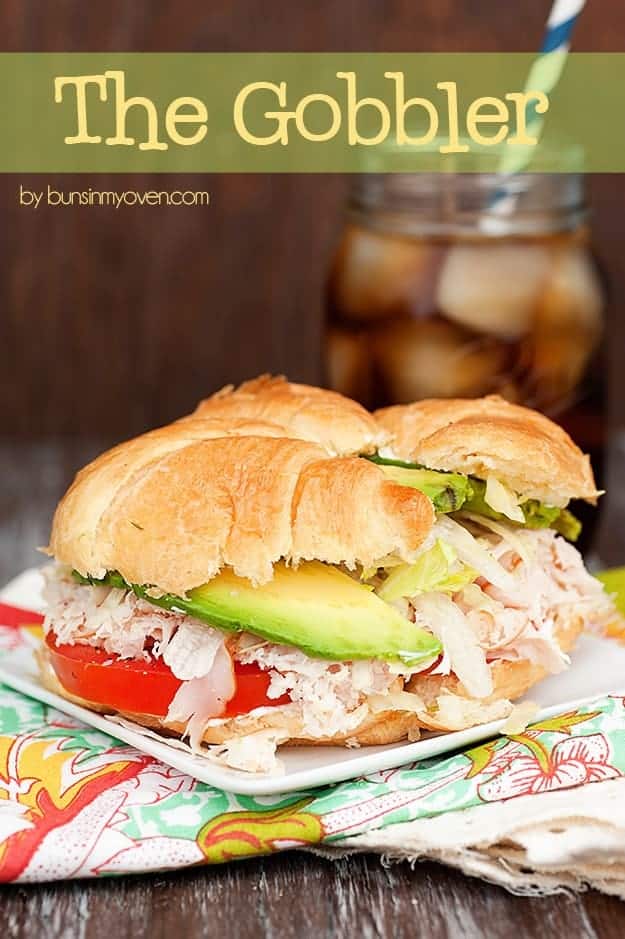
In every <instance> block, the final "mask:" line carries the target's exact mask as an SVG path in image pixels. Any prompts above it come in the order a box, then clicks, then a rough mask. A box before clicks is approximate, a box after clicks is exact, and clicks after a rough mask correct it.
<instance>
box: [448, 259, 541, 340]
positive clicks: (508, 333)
mask: <svg viewBox="0 0 625 939" xmlns="http://www.w3.org/2000/svg"><path fill="white" fill-rule="evenodd" d="M549 260H550V253H549V250H548V248H547V247H546V246H542V245H530V244H492V245H491V244H488V243H484V242H481V243H480V244H476V245H467V244H458V245H456V246H455V247H453V248H452V249H451V251H450V252H449V254H448V255H447V257H446V259H445V262H444V263H443V267H442V270H441V275H440V279H439V284H438V294H437V301H438V308H439V310H440V311H441V312H443V313H444V314H445V315H446V316H448V317H449V318H450V319H451V320H453V321H454V322H456V323H459V324H461V325H463V326H467V327H469V328H470V329H474V330H476V331H477V332H482V333H488V334H489V335H491V336H500V337H501V338H503V339H518V338H519V337H520V336H522V335H523V334H524V333H526V332H528V331H529V329H530V328H531V324H532V319H533V316H534V310H535V305H536V302H537V301H538V298H539V296H540V293H541V290H542V288H543V286H544V283H545V280H546V278H547V276H548V273H549Z"/></svg>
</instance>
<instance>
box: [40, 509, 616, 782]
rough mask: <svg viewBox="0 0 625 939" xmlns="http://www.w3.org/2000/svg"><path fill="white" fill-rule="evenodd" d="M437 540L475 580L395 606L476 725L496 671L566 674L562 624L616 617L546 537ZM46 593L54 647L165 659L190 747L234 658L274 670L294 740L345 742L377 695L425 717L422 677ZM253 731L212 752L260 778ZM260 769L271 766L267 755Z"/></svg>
mask: <svg viewBox="0 0 625 939" xmlns="http://www.w3.org/2000/svg"><path fill="white" fill-rule="evenodd" d="M437 538H440V539H441V540H443V541H446V542H447V543H448V544H449V545H451V547H452V548H453V549H454V550H455V553H456V557H457V561H456V562H454V563H455V564H456V565H462V564H464V565H467V567H470V568H471V569H473V570H474V571H475V572H476V579H475V580H474V581H473V582H472V583H468V584H465V586H463V587H462V588H461V589H459V590H458V591H457V592H455V593H447V594H445V593H437V592H436V591H435V590H432V591H431V592H429V593H421V594H420V595H418V596H414V597H401V598H400V599H398V600H396V601H394V605H395V606H397V607H398V608H399V609H400V610H401V612H402V613H403V614H404V615H405V616H407V617H408V618H410V619H412V620H414V621H415V622H417V623H419V625H422V626H424V627H425V628H427V629H429V630H431V631H432V632H434V633H435V634H436V635H438V636H439V637H440V639H441V640H442V641H443V643H444V652H443V655H442V656H441V658H440V661H439V662H438V663H437V665H436V667H435V668H434V669H429V671H430V673H431V674H449V673H450V672H453V673H455V674H456V675H457V676H458V678H459V679H460V681H461V682H462V683H463V685H464V687H465V690H466V692H467V693H468V694H469V695H471V696H472V697H473V698H474V700H475V715H474V717H473V718H472V719H471V721H472V723H476V722H478V721H483V720H488V719H494V718H495V716H497V717H501V716H505V714H506V713H508V712H509V710H510V707H511V706H510V703H509V702H507V701H506V702H501V701H500V702H495V704H494V705H492V707H493V708H496V709H497V714H496V715H495V712H494V711H493V713H492V714H490V712H489V715H487V714H486V712H485V711H484V705H483V703H482V702H480V699H482V698H485V697H487V696H488V695H489V694H490V692H491V688H492V683H491V674H490V671H491V666H492V665H493V663H495V662H497V661H500V660H502V659H507V660H515V659H528V660H530V661H532V662H535V663H537V664H540V665H542V666H544V667H545V669H546V670H547V671H549V672H557V671H560V670H561V669H562V668H564V667H565V666H566V664H567V662H568V657H567V656H566V654H565V653H564V652H563V651H562V649H561V648H560V646H559V644H558V641H557V635H556V630H557V627H558V625H559V624H560V625H562V624H563V623H566V622H567V620H569V619H570V618H571V617H572V616H576V617H581V619H582V622H583V626H584V628H601V627H602V625H604V624H605V623H606V622H608V621H609V619H610V618H611V617H612V616H613V615H614V608H613V605H612V602H611V600H610V598H609V597H608V596H607V595H606V594H605V593H604V590H603V587H602V585H601V584H600V583H599V582H598V581H597V580H595V578H593V577H591V575H590V574H588V572H587V571H586V569H585V568H584V564H583V561H582V558H581V556H580V555H579V553H578V552H577V551H576V549H575V548H574V547H573V546H572V545H570V544H568V543H567V542H566V541H565V540H564V539H563V538H561V537H559V536H558V535H556V534H555V533H554V532H553V531H550V530H540V531H530V530H526V529H521V528H514V529H513V528H511V527H509V526H506V525H504V524H501V523H492V522H489V520H487V519H483V518H481V517H479V516H474V515H468V514H467V515H464V516H463V515H460V516H457V520H455V521H454V520H453V519H451V518H446V517H443V518H441V519H439V521H438V522H437V523H436V524H435V526H434V528H433V530H432V533H431V537H430V538H428V539H427V543H426V544H424V546H423V548H422V550H423V551H425V550H428V549H429V548H431V546H432V544H434V542H435V540H436V539H437ZM383 582H384V580H383V576H382V578H381V577H380V575H379V574H375V575H374V576H373V577H371V578H370V585H371V586H372V587H379V584H380V583H383ZM45 599H46V601H47V614H46V618H45V623H44V628H45V629H46V631H48V630H53V631H54V633H55V635H56V636H57V639H58V641H59V642H60V643H85V644H89V645H92V646H94V647H98V648H102V649H105V650H106V651H107V652H109V653H111V655H116V656H120V657H122V658H139V657H141V656H143V657H145V658H150V657H156V658H159V657H162V658H163V660H164V661H165V662H166V663H167V664H168V665H169V666H170V668H171V669H172V671H173V673H174V674H175V675H176V676H177V677H179V678H180V679H181V680H182V682H183V684H182V686H181V688H180V690H179V692H178V694H177V695H176V697H175V699H174V701H172V705H171V708H170V711H171V715H169V716H171V718H172V720H173V719H176V720H180V721H181V722H183V723H184V722H186V727H187V733H186V736H188V737H189V738H190V741H191V744H192V745H193V746H194V748H195V749H198V748H199V744H200V741H201V738H202V733H203V730H204V729H205V728H206V727H208V726H211V725H214V724H219V723H221V722H222V721H224V720H225V718H222V717H221V716H220V715H221V714H223V709H224V702H225V701H227V700H229V698H230V697H231V696H232V694H233V693H234V684H233V678H232V668H231V663H232V660H233V659H235V660H237V661H239V662H241V663H244V664H246V663H247V664H252V663H255V664H257V665H259V666H260V668H261V669H263V670H265V671H267V672H268V673H269V676H270V685H269V689H268V692H267V695H268V697H269V698H270V699H276V700H277V699H278V698H280V697H281V696H282V695H284V694H288V695H289V696H290V698H291V702H292V703H291V704H289V705H287V707H288V708H289V709H290V711H292V712H293V715H294V717H295V719H296V720H298V721H299V724H300V726H301V733H302V735H307V736H311V737H330V736H334V735H338V734H340V735H346V736H347V735H349V734H350V733H351V732H352V731H353V730H355V728H356V727H357V726H358V725H359V724H360V723H361V722H362V721H363V719H365V718H366V717H367V715H368V714H369V713H376V712H379V711H380V710H383V709H384V699H385V698H387V700H388V702H389V707H391V708H392V707H401V708H402V709H405V710H414V711H415V712H416V713H419V708H420V707H422V706H423V705H422V702H420V700H419V699H418V698H417V696H416V695H413V694H405V693H404V692H403V691H402V689H403V687H404V682H405V680H407V679H408V678H409V677H410V676H411V675H412V674H415V672H417V671H419V669H413V670H410V669H409V668H408V667H407V666H403V665H401V664H400V663H393V664H389V663H385V662H382V661H379V660H365V661H354V662H331V661H327V660H323V659H314V658H311V657H310V656H307V655H306V654H305V653H303V652H301V651H299V650H298V649H296V648H293V647H290V646H284V645H276V644H273V643H271V642H267V641H264V640H262V639H259V638H258V637H257V636H253V635H251V634H249V633H238V634H231V633H230V634H228V633H224V632H222V631H221V630H219V629H215V628H213V627H210V626H208V625H206V624H205V623H201V622H200V621H199V620H196V619H193V618H192V617H189V616H185V615H183V614H181V613H176V612H174V611H169V610H163V609H160V608H159V607H157V606H154V605H153V604H151V603H149V602H147V601H145V600H142V599H139V598H138V597H136V596H135V595H134V594H133V593H132V592H131V591H124V590H119V589H115V588H109V587H89V586H83V585H81V584H79V583H77V582H76V581H75V580H74V579H73V578H72V577H71V575H70V573H69V571H67V570H66V569H63V568H62V567H60V566H58V565H56V566H55V565H52V566H51V567H49V568H48V570H47V574H46V588H45ZM228 663H230V665H229V664H228ZM426 665H427V663H426ZM423 667H424V666H422V668H423ZM456 697H457V696H455V695H453V694H449V693H446V695H445V696H444V698H445V700H444V701H442V703H441V699H439V708H441V707H442V706H443V704H445V705H446V706H447V709H448V710H450V709H451V710H450V715H451V716H449V715H448V724H447V726H453V721H452V720H451V718H452V717H453V714H452V713H451V712H452V711H453V709H454V707H456V708H457V705H459V704H462V706H463V707H464V708H465V709H466V707H467V706H468V705H469V704H471V702H468V701H467V699H465V698H462V699H460V698H458V699H457V700H456ZM398 702H399V703H398ZM266 711H267V708H262V709H257V711H255V712H251V713H254V714H255V713H258V714H261V712H262V713H264V712H266ZM500 712H501V713H500ZM456 718H457V719H456ZM456 718H454V720H456V722H457V723H458V726H467V719H466V715H465V714H464V712H463V715H461V716H456ZM450 722H451V723H450ZM278 736H279V735H278ZM278 736H276V735H275V734H274V735H273V736H272V735H271V734H269V737H268V738H267V743H266V747H265V749H266V748H267V747H271V746H274V749H275V745H277V744H278V743H279V742H280V740H278ZM251 737H252V735H247V736H245V737H241V738H237V739H234V740H232V741H228V743H227V745H226V746H223V747H221V748H218V756H219V758H220V759H221V760H225V761H226V762H228V760H230V756H228V754H229V753H231V754H232V759H231V763H230V765H233V766H236V767H237V768H239V769H246V768H247V769H249V770H250V771H256V770H257V769H258V766H257V764H258V760H254V759H249V752H248V751H250V746H251V743H252V740H251ZM274 737H275V740H274ZM269 738H271V740H270V739H269ZM246 740H249V743H250V746H248V745H247V744H245V742H244V741H246ZM272 741H273V743H272ZM212 749H215V748H212ZM251 749H252V750H253V749H254V747H253V746H251ZM204 752H206V751H204ZM216 753H217V751H216ZM265 756H266V754H265ZM262 762H263V765H265V764H266V763H267V760H266V759H263V761H262ZM248 764H249V765H248Z"/></svg>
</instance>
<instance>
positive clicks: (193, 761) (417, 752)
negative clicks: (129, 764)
mask: <svg viewBox="0 0 625 939" xmlns="http://www.w3.org/2000/svg"><path fill="white" fill-rule="evenodd" d="M40 590H41V575H40V573H39V571H37V570H30V571H25V572H24V574H21V575H20V577H18V578H16V579H15V580H14V581H11V583H10V584H8V585H7V587H5V588H4V590H2V591H0V599H1V600H3V601H4V602H6V603H14V604H16V605H17V606H21V607H23V608H25V609H27V610H28V609H30V610H39V609H41V596H40ZM0 681H2V682H4V683H5V684H6V685H9V686H10V687H11V688H15V689H16V690H17V691H21V692H23V693H24V694H27V695H29V696H30V697H32V698H37V699H38V700H40V701H43V702H45V703H46V704H50V705H52V706H53V707H55V708H57V709H58V710H59V711H62V712H64V713H66V714H71V715H72V716H73V717H75V718H78V719H79V720H81V721H83V722H84V723H85V724H90V725H91V726H93V727H97V728H98V730H101V731H103V732H104V733H107V734H110V735H111V736H112V737H116V738H117V739H118V740H123V741H124V742H125V743H127V744H130V745H131V746H133V747H136V748H137V749H138V750H143V751H144V752H145V753H149V754H150V755H151V756H154V757H155V758H156V759H159V760H161V761H162V762H163V763H167V764H169V765H170V766H173V767H175V768H176V769H179V770H180V771H181V772H184V773H188V774H189V775H190V776H194V777H195V778H196V779H199V780H201V781H202V782H205V783H208V784H209V785H211V786H215V787H217V788H218V789H225V790H226V791H229V792H235V793H240V794H242V795H255V796H257V795H270V794H274V793H281V792H292V791H294V790H302V789H311V788H313V787H315V786H322V785H326V784H328V783H335V782H340V781H342V780H344V779H352V778H354V777H356V776H363V775H365V774H368V773H374V772H377V771H379V770H385V769H391V768H392V767H394V766H401V765H402V764H404V763H412V762H415V761H416V760H423V759H427V758H429V757H432V756H437V755H438V754H440V753H446V752H447V751H450V750H457V749H459V748H462V747H465V746H468V745H470V744H472V743H474V742H477V741H479V740H485V739H487V738H488V737H493V736H495V735H496V734H497V732H498V731H499V730H500V728H501V726H502V725H503V723H504V721H492V722H491V723H489V724H482V725H481V726H479V727H472V728H470V729H469V730H461V731H457V732H456V733H450V734H426V735H424V736H423V737H422V739H421V740H419V741H417V742H416V743H395V744H390V745H388V746H383V747H362V748H360V749H351V750H350V749H343V748H340V747H314V748H308V747H283V748H282V749H281V750H280V760H281V763H282V766H283V770H284V771H283V772H282V773H281V774H280V775H251V774H249V773H243V772H239V771H237V770H232V769H226V768H224V767H222V766H219V765H217V764H215V763H213V762H211V761H210V760H208V759H203V758H202V757H197V756H192V755H191V754H188V753H186V752H185V751H183V750H179V749H177V748H176V747H174V746H172V745H171V744H169V743H167V741H166V740H160V739H152V738H149V737H145V736H144V735H142V734H140V733H138V732H137V731H135V730H132V729H130V728H128V727H125V726H121V725H119V724H116V723H114V722H113V721H112V720H111V719H110V718H108V717H103V716H102V715H100V714H95V713H93V712H92V711H88V710H86V709H85V708H82V707H79V706H77V705H75V704H71V703H70V702H69V701H66V700H65V699H64V698H60V697H59V696H58V695H55V694H53V693H52V692H50V691H47V690H46V689H45V688H44V687H43V686H42V685H41V684H40V682H39V678H38V671H37V666H36V662H35V655H34V648H29V647H28V646H25V645H21V646H20V647H19V648H18V649H16V650H15V651H6V650H4V651H3V653H2V659H1V661H0ZM624 693H625V646H622V645H619V644H618V643H616V642H614V641H613V640H609V639H600V638H596V637H592V636H584V637H582V639H581V640H580V641H579V643H578V645H577V647H576V649H575V652H574V654H573V656H572V664H571V667H570V668H569V669H568V671H566V672H563V673H561V674H560V675H553V676H552V677H550V678H546V679H545V680H544V681H542V682H540V683H539V684H538V685H536V686H535V687H534V688H532V690H531V693H530V695H529V697H530V698H531V700H532V701H535V702H536V703H537V704H538V705H540V708H541V710H540V711H539V713H538V714H537V715H536V717H535V718H534V719H535V720H539V719H541V718H544V717H548V716H551V715H553V714H557V713H558V712H559V711H565V710H569V709H571V708H574V707H577V706H578V705H580V704H583V703H584V702H586V701H589V700H592V699H593V698H597V697H600V696H602V695H607V694H624Z"/></svg>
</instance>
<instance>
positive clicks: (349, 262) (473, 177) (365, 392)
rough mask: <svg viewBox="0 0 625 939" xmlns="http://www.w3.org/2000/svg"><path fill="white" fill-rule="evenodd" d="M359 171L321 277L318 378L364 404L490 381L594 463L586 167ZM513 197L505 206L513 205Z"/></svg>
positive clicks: (595, 361)
mask: <svg viewBox="0 0 625 939" xmlns="http://www.w3.org/2000/svg"><path fill="white" fill-rule="evenodd" d="M512 185H513V187H514V192H513V198H511V199H509V200H508V209H507V211H505V212H495V211H494V210H492V209H491V210H489V208H488V207H489V206H492V205H493V203H495V205H496V200H497V194H498V193H499V194H500V193H501V177H499V176H497V175H496V174H482V175H479V174H466V175H452V174H432V175H430V174H418V175H403V174H388V175H374V176H366V175H363V176H359V177H355V182H354V187H353V192H352V195H351V199H350V205H349V213H348V220H347V224H346V227H345V230H344V232H343V235H342V237H341V240H340V243H339V245H338V248H337V251H336V253H335V256H334V259H333V262H332V266H331V270H330V275H329V279H328V284H327V322H326V335H325V365H326V378H327V381H328V384H330V386H331V387H333V388H335V389H336V390H338V391H341V392H343V393H344V394H347V395H350V396H351V397H355V398H357V399H358V400H360V401H361V402H362V403H363V404H365V405H366V406H368V407H370V408H376V407H382V406H385V405H388V404H399V403H405V402H409V401H415V400H417V399H419V398H430V397H475V396H479V395H485V394H492V393H496V394H500V395H502V396H503V397H504V398H507V399H508V400H510V401H514V402H517V403H519V404H526V405H529V406H530V407H534V408H537V409H539V410H541V411H544V412H545V413H546V414H548V415H549V416H550V417H552V418H554V419H555V420H558V421H559V422H560V423H562V424H564V426H566V428H567V430H568V431H569V432H570V433H571V434H572V436H573V437H574V438H575V439H576V441H577V442H578V443H579V445H580V446H581V447H582V448H583V449H585V450H586V451H588V452H590V453H591V456H592V457H593V463H594V465H595V468H596V469H598V470H599V473H600V471H601V455H602V442H603V440H602V437H603V424H604V400H603V369H602V368H601V364H600V360H601V339H602V332H603V306H604V296H603V289H602V283H601V280H600V278H599V275H598V272H597V269H596V266H595V263H594V260H593V256H592V254H591V251H590V246H589V232H588V224H587V211H586V207H585V203H584V191H583V177H582V176H580V175H578V174H566V175H552V174H545V175H539V174H525V175H522V176H519V177H516V178H515V179H514V180H513V181H512ZM510 204H511V207H510Z"/></svg>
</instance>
